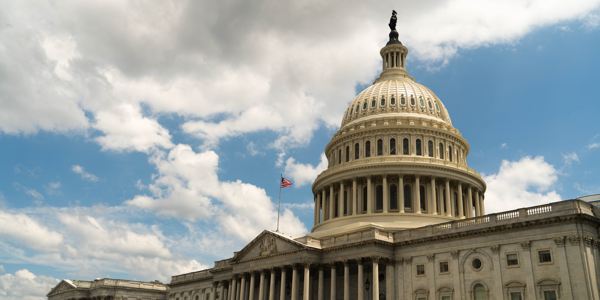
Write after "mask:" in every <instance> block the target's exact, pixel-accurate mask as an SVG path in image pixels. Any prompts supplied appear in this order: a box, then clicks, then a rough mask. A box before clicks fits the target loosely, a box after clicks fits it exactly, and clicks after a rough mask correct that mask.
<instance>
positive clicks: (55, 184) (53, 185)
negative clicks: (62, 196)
mask: <svg viewBox="0 0 600 300" xmlns="http://www.w3.org/2000/svg"><path fill="white" fill-rule="evenodd" d="M61 186H62V183H60V181H52V182H48V183H47V184H46V185H44V189H45V190H46V193H47V194H49V195H57V194H59V193H60V188H61Z"/></svg>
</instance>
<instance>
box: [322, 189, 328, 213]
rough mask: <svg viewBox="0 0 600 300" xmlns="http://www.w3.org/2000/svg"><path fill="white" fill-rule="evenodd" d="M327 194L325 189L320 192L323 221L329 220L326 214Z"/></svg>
mask: <svg viewBox="0 0 600 300" xmlns="http://www.w3.org/2000/svg"><path fill="white" fill-rule="evenodd" d="M327 207H328V206H327V193H326V192H325V189H323V190H322V191H321V209H322V210H323V221H325V220H327V219H329V215H328V214H327Z"/></svg>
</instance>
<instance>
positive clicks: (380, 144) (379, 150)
mask: <svg viewBox="0 0 600 300" xmlns="http://www.w3.org/2000/svg"><path fill="white" fill-rule="evenodd" d="M381 155H383V140H382V139H378V140H377V156H381Z"/></svg>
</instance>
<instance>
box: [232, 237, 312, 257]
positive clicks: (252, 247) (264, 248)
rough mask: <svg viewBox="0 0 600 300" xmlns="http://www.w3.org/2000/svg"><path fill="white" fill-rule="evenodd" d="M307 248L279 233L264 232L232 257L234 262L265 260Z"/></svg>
mask: <svg viewBox="0 0 600 300" xmlns="http://www.w3.org/2000/svg"><path fill="white" fill-rule="evenodd" d="M306 248H308V247H307V246H306V245H304V244H302V243H300V242H298V241H295V240H293V239H292V238H289V237H286V236H284V235H281V234H279V233H275V232H272V231H268V230H265V231H263V232H262V233H261V234H259V235H258V236H257V237H256V238H254V239H253V240H252V241H251V242H250V243H248V245H246V246H245V247H244V248H243V249H242V250H241V251H239V252H237V253H236V254H235V256H234V257H233V260H234V261H236V262H242V261H248V260H254V259H259V258H265V257H269V256H274V255H278V254H283V253H290V252H295V251H298V250H303V249H306Z"/></svg>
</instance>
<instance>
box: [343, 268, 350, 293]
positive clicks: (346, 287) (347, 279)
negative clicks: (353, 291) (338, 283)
mask: <svg viewBox="0 0 600 300" xmlns="http://www.w3.org/2000/svg"><path fill="white" fill-rule="evenodd" d="M344 300H350V265H349V264H348V261H344Z"/></svg>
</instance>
